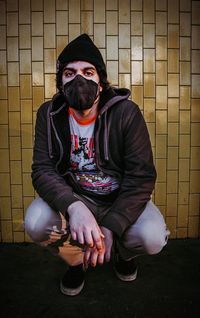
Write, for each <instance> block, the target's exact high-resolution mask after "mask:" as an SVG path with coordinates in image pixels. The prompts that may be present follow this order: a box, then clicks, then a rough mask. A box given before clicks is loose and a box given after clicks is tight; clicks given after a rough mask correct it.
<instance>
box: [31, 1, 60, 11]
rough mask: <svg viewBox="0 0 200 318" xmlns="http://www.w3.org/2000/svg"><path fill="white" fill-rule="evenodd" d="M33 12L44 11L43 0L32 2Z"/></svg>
mask: <svg viewBox="0 0 200 318" xmlns="http://www.w3.org/2000/svg"><path fill="white" fill-rule="evenodd" d="M58 1H59V0H57V2H58ZM31 10H32V11H43V0H31ZM58 10H59V9H58Z"/></svg>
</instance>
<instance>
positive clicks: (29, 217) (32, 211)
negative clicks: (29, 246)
mask: <svg viewBox="0 0 200 318" xmlns="http://www.w3.org/2000/svg"><path fill="white" fill-rule="evenodd" d="M51 214H52V209H51V208H50V207H49V206H48V204H47V203H46V202H45V201H44V200H42V199H41V198H37V199H35V200H34V201H33V202H32V203H31V204H30V205H29V207H28V208H27V211H26V216H25V220H24V227H25V231H26V232H27V234H28V235H29V236H30V238H31V239H32V240H33V241H34V242H37V243H40V242H42V241H45V240H46V239H47V238H48V237H47V234H46V231H47V228H48V223H49V219H50V218H51Z"/></svg>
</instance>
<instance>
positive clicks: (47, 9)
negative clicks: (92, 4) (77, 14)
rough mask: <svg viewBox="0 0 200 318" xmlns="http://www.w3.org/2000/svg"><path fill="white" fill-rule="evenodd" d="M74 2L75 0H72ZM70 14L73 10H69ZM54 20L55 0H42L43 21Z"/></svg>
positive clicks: (49, 21) (51, 21)
mask: <svg viewBox="0 0 200 318" xmlns="http://www.w3.org/2000/svg"><path fill="white" fill-rule="evenodd" d="M69 2H70V1H69ZM75 2H76V0H74V3H75ZM70 14H71V15H72V14H73V12H70ZM55 22H56V21H55V0H44V23H55Z"/></svg>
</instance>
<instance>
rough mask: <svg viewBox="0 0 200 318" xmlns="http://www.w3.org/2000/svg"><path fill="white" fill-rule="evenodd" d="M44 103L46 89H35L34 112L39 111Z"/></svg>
mask: <svg viewBox="0 0 200 318" xmlns="http://www.w3.org/2000/svg"><path fill="white" fill-rule="evenodd" d="M43 102H44V87H37V86H35V87H33V110H38V108H39V106H40V105H41V104H42V103H43Z"/></svg>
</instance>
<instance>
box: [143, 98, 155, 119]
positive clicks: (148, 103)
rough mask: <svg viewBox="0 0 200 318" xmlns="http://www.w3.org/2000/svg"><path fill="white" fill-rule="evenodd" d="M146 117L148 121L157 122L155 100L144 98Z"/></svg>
mask: <svg viewBox="0 0 200 318" xmlns="http://www.w3.org/2000/svg"><path fill="white" fill-rule="evenodd" d="M144 117H145V121H146V122H155V100H154V99H150V98H145V99H144Z"/></svg>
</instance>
